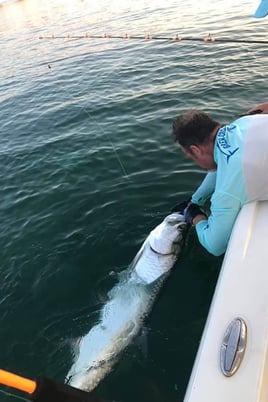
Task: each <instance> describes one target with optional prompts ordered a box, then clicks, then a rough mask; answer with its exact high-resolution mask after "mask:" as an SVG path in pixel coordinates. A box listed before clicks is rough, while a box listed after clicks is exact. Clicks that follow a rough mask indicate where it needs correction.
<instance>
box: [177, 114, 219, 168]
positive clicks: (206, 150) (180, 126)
mask: <svg viewBox="0 0 268 402" xmlns="http://www.w3.org/2000/svg"><path fill="white" fill-rule="evenodd" d="M219 128H220V123H218V122H217V121H215V120H213V119H212V118H211V117H210V116H209V115H207V114H206V113H204V112H202V111H200V110H195V109H190V110H187V111H186V112H184V113H183V114H181V115H180V116H177V117H176V119H175V120H174V122H173V135H174V139H175V142H177V143H178V144H179V145H180V147H181V150H182V152H183V153H184V154H185V155H187V156H188V157H189V158H191V159H192V160H193V161H194V162H195V163H197V164H198V165H199V166H201V167H202V168H204V169H207V170H212V169H215V168H216V164H215V161H214V158H213V155H214V140H215V135H216V133H217V131H218V129H219Z"/></svg>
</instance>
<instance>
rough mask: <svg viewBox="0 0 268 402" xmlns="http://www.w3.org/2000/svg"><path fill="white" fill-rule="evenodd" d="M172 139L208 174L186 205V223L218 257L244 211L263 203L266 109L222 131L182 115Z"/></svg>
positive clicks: (203, 117) (266, 196)
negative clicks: (206, 207)
mask: <svg viewBox="0 0 268 402" xmlns="http://www.w3.org/2000/svg"><path fill="white" fill-rule="evenodd" d="M173 136H174V140H175V142H176V143H178V144H179V145H180V149H181V151H182V152H183V153H184V154H185V155H186V156H187V157H188V158H190V159H191V160H193V161H194V162H195V163H196V164H197V165H198V166H200V167H201V168H203V169H205V170H207V172H208V173H207V175H206V177H205V179H204V180H203V182H202V183H201V185H200V186H199V187H198V189H197V190H196V191H195V192H194V194H193V195H192V197H191V201H190V202H187V203H186V208H185V210H184V215H185V220H186V221H187V222H188V223H190V224H191V225H193V226H194V227H195V229H196V232H197V236H198V239H199V241H200V243H201V244H202V245H203V246H204V247H205V248H206V249H207V250H208V252H210V253H212V254H214V255H216V256H218V255H221V254H223V253H224V252H225V250H226V248H227V244H228V241H229V238H230V235H231V232H232V228H233V226H234V223H235V221H236V218H237V216H238V213H239V211H240V210H241V208H242V207H243V205H245V204H247V203H249V202H251V201H256V200H268V174H267V169H268V103H262V104H259V105H256V106H255V107H253V108H252V109H250V110H249V111H248V112H247V113H246V114H245V115H244V116H242V117H240V118H239V119H237V120H235V121H233V122H232V123H231V124H229V125H225V126H222V125H221V124H220V123H219V122H218V121H216V120H214V119H213V118H212V117H210V116H209V115H208V114H207V113H205V112H203V111H201V110H196V109H190V110H186V111H185V112H184V113H182V114H181V115H179V116H177V117H176V118H175V120H174V122H173ZM208 199H210V202H211V204H210V213H209V214H208V216H207V213H206V212H205V210H204V209H203V207H204V205H205V203H206V201H207V200H208ZM174 210H176V207H175V208H174Z"/></svg>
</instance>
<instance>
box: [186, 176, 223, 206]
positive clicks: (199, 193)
mask: <svg viewBox="0 0 268 402" xmlns="http://www.w3.org/2000/svg"><path fill="white" fill-rule="evenodd" d="M216 176H217V171H216V170H215V171H213V172H208V173H207V175H206V176H205V178H204V180H203V181H202V183H201V184H200V186H199V187H198V189H197V190H196V191H195V192H194V194H193V195H192V199H191V202H192V203H194V204H197V205H199V206H201V207H202V206H203V205H204V204H205V202H206V201H207V200H208V198H209V197H210V196H211V194H213V192H214V190H215V185H216Z"/></svg>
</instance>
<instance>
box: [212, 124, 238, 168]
mask: <svg viewBox="0 0 268 402" xmlns="http://www.w3.org/2000/svg"><path fill="white" fill-rule="evenodd" d="M233 128H234V126H233V125H231V126H229V127H224V128H221V129H220V130H219V132H218V134H217V142H216V146H217V148H218V149H219V151H220V152H221V153H222V154H223V155H225V156H226V159H227V163H228V162H229V160H230V158H231V156H233V155H234V154H235V153H236V152H237V151H238V150H239V147H236V148H234V149H232V147H231V145H230V144H229V143H228V141H227V139H226V131H228V130H229V131H231V130H232V129H233Z"/></svg>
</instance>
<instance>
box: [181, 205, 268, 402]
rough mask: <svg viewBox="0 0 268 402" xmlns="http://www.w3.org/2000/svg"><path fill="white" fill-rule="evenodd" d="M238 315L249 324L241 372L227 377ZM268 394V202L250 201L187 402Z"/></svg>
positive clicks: (248, 399) (261, 400)
mask: <svg viewBox="0 0 268 402" xmlns="http://www.w3.org/2000/svg"><path fill="white" fill-rule="evenodd" d="M236 318H241V319H242V321H243V322H244V323H245V325H246V339H245V351H244V356H243V357H242V361H241V363H240V366H239V368H238V369H237V371H236V372H235V373H234V374H233V375H230V376H226V375H224V374H223V371H222V369H221V350H222V347H223V346H224V345H222V342H223V339H224V336H225V333H226V329H227V327H228V326H229V324H230V323H231V322H232V321H233V320H234V319H236ZM235 341H237V342H238V340H237V339H236V340H235ZM237 342H236V343H237ZM239 347H240V344H238V349H239ZM267 398H268V201H263V202H254V203H250V204H247V205H245V206H244V207H243V208H242V210H241V212H240V214H239V216H238V219H237V221H236V224H235V227H234V229H233V232H232V235H231V238H230V241H229V245H228V249H227V251H226V254H225V258H224V261H223V264H222V268H221V272H220V276H219V279H218V283H217V287H216V290H215V294H214V297H213V301H212V304H211V307H210V312H209V315H208V319H207V323H206V326H205V329H204V333H203V336H202V340H201V344H200V347H199V350H198V354H197V357H196V361H195V364H194V368H193V371H192V375H191V378H190V382H189V385H188V388H187V392H186V395H185V399H184V402H216V401H217V402H227V401H228V402H240V401H241V402H265V401H267V400H268V399H267Z"/></svg>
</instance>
